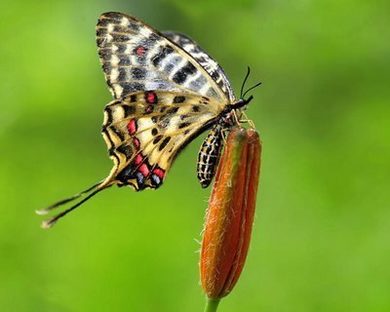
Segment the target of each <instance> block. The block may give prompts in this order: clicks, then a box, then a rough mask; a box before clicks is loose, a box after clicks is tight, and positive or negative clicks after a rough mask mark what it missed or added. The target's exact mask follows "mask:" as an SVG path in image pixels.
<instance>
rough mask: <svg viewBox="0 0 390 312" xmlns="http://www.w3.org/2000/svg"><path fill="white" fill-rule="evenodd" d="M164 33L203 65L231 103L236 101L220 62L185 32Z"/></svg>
mask: <svg viewBox="0 0 390 312" xmlns="http://www.w3.org/2000/svg"><path fill="white" fill-rule="evenodd" d="M162 34H163V35H164V36H165V37H167V38H168V39H169V40H171V41H172V42H174V43H175V44H177V45H178V46H179V47H181V48H182V49H183V50H185V51H186V52H187V53H189V54H191V56H192V57H193V58H194V59H195V60H196V61H197V62H198V64H199V65H200V66H202V67H203V68H204V69H205V70H206V71H207V73H208V74H209V75H210V76H211V78H212V79H213V80H214V81H215V82H216V83H217V84H218V86H219V88H220V89H221V90H222V91H223V93H224V94H225V96H226V97H227V98H228V99H229V100H230V102H231V103H234V102H235V101H236V97H235V95H234V91H233V88H232V87H231V85H230V82H229V79H228V78H227V76H226V74H225V72H224V70H223V69H222V67H221V66H219V64H218V63H217V62H216V61H215V60H214V59H213V58H212V57H211V56H210V55H209V54H208V53H207V52H206V51H204V50H203V49H202V48H201V47H200V46H199V45H198V44H197V43H196V42H195V41H194V40H192V39H191V38H190V37H188V36H186V35H184V34H181V33H177V32H172V31H163V32H162Z"/></svg>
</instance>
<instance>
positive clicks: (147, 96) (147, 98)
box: [145, 91, 157, 104]
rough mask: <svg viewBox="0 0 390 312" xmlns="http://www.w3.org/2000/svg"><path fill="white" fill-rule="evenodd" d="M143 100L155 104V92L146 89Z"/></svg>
mask: <svg viewBox="0 0 390 312" xmlns="http://www.w3.org/2000/svg"><path fill="white" fill-rule="evenodd" d="M145 101H146V103H149V104H156V103H157V94H156V93H155V92H153V91H147V92H145Z"/></svg>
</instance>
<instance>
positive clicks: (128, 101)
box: [96, 13, 235, 190]
mask: <svg viewBox="0 0 390 312" xmlns="http://www.w3.org/2000/svg"><path fill="white" fill-rule="evenodd" d="M96 33H97V45H98V53H99V56H100V61H101V64H102V67H103V71H104V74H105V78H106V81H107V84H108V86H109V88H110V90H111V92H112V94H113V96H114V98H115V99H116V100H114V101H113V102H112V103H109V104H108V105H107V106H106V109H105V122H104V125H103V137H104V139H105V141H106V143H107V146H108V149H109V153H110V157H111V158H112V159H113V161H114V164H115V166H114V169H113V171H112V172H111V175H110V177H109V179H111V180H112V179H113V178H115V179H116V180H117V183H118V184H119V185H123V184H125V185H126V184H128V185H130V186H132V187H134V188H135V189H136V190H142V189H144V188H157V187H159V186H160V185H161V183H162V181H163V179H164V177H165V173H166V172H167V170H168V169H169V167H170V165H171V163H172V161H173V160H174V158H175V156H176V155H177V152H178V151H179V150H180V149H181V148H183V146H184V145H186V144H188V142H189V141H190V140H191V139H192V138H193V137H195V136H196V135H197V134H198V133H199V132H201V131H202V130H204V129H206V128H208V127H209V126H210V125H212V124H213V123H215V121H216V120H217V119H218V118H219V116H220V114H221V113H222V112H223V110H224V109H225V107H226V104H228V103H232V102H233V101H234V100H235V98H234V94H233V91H232V88H231V87H230V84H229V82H228V79H227V77H226V75H225V74H224V72H223V70H222V69H221V67H220V66H219V65H218V64H217V63H216V62H215V61H214V60H213V59H211V58H210V57H209V56H208V55H207V54H206V53H205V52H204V51H203V50H201V49H200V48H199V47H198V45H197V44H196V43H194V42H193V41H192V40H191V39H189V38H188V37H186V36H184V35H181V34H176V33H171V32H169V33H168V32H167V33H164V34H160V33H159V32H158V31H156V30H154V29H152V28H151V27H150V26H147V25H146V24H145V23H143V22H141V21H139V20H137V19H135V18H134V17H131V16H127V15H124V14H121V13H106V14H103V15H102V16H101V17H100V18H99V21H98V24H97V32H96Z"/></svg>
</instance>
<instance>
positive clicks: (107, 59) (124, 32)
mask: <svg viewBox="0 0 390 312" xmlns="http://www.w3.org/2000/svg"><path fill="white" fill-rule="evenodd" d="M96 34H97V45H98V52H99V56H100V61H101V64H102V67H103V70H104V74H105V77H106V81H107V84H108V86H109V88H110V90H111V92H112V94H113V96H114V97H115V98H121V97H123V96H125V95H127V94H129V93H132V92H136V91H145V90H155V91H170V92H190V93H196V94H199V95H203V96H207V97H210V98H214V99H215V100H216V101H218V102H221V103H227V102H228V101H229V99H228V98H227V97H226V95H225V94H224V92H223V91H222V90H221V89H220V87H219V86H218V84H217V83H216V82H215V81H214V80H213V78H212V77H211V76H210V75H209V74H208V72H207V71H206V70H205V69H204V68H203V67H202V66H201V65H200V64H199V63H198V62H197V61H196V60H195V59H194V58H193V57H192V56H191V55H190V54H188V53H187V52H186V51H185V50H183V49H182V48H180V47H179V46H177V45H176V44H174V43H173V42H172V41H170V40H168V39H167V38H165V37H164V36H163V35H161V34H160V33H159V32H158V31H156V30H154V29H153V28H151V27H150V26H148V25H146V24H145V23H143V22H141V21H139V20H137V19H135V18H134V17H131V16H128V15H125V14H121V13H105V14H103V15H102V16H101V17H100V18H99V21H98V24H97V28H96Z"/></svg>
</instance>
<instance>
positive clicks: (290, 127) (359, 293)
mask: <svg viewBox="0 0 390 312" xmlns="http://www.w3.org/2000/svg"><path fill="white" fill-rule="evenodd" d="M105 11H121V12H126V13H129V14H132V15H135V16H138V17H139V18H141V19H143V20H145V21H146V22H148V23H149V24H151V25H153V26H154V27H156V28H157V29H170V30H176V31H180V32H183V33H186V34H188V35H189V36H191V37H193V38H195V40H196V41H197V42H198V43H199V44H200V45H201V46H202V47H204V48H205V50H207V51H208V52H209V53H210V54H211V55H212V56H214V57H215V58H216V59H217V60H218V61H219V63H220V64H221V65H222V66H223V67H224V69H225V70H226V72H227V74H228V76H229V77H230V79H231V81H232V85H233V86H235V89H236V92H238V90H239V87H240V86H241V82H242V79H243V77H244V74H245V71H246V66H247V65H250V66H251V67H252V72H253V75H252V77H251V78H252V83H254V82H256V81H258V80H261V81H262V82H263V86H262V87H261V88H259V89H257V90H256V91H254V92H253V94H254V96H255V100H254V101H253V102H252V103H251V105H250V107H249V109H248V115H249V116H250V118H252V119H253V120H254V122H255V123H256V125H257V127H258V130H259V131H260V133H261V135H262V140H263V144H264V151H263V164H262V165H263V166H262V170H263V171H262V176H261V182H260V183H261V187H260V194H259V199H258V208H257V218H256V221H255V227H254V232H253V239H252V245H251V250H250V253H249V256H248V260H247V264H246V267H245V269H244V272H243V274H242V276H241V279H240V281H239V282H238V284H237V286H236V288H235V290H234V291H233V293H232V294H231V295H230V296H228V297H227V298H226V299H224V300H223V302H222V303H221V306H220V311H221V312H222V311H224V312H228V311H275V312H280V311H300V312H302V311H390V268H389V263H390V209H389V203H390V201H389V192H390V190H389V173H390V161H389V160H390V144H389V138H390V126H389V120H390V119H389V117H390V114H389V113H390V108H389V107H390V106H389V105H390V101H389V99H390V96H389V93H390V92H389V89H390V40H389V37H388V35H389V29H390V13H389V12H390V4H389V2H388V1H366V0H364V1H363V0H360V1H359V0H355V1H336V0H333V1H324V0H320V1H314V0H311V1H310V0H298V1H252V0H245V1H226V0H225V1H222V0H221V1H205V0H202V1H179V0H166V1H119V0H118V1H101V0H100V1H92V0H89V1H82V0H78V1H75V0H68V1H48V0H44V1H39V2H33V1H21V0H17V1H13V2H10V1H5V2H4V1H3V2H2V3H1V4H0V26H1V27H0V35H1V44H0V70H1V80H0V103H1V112H0V142H1V150H2V153H1V155H0V158H1V162H0V166H1V168H0V169H1V171H0V172H1V175H0V176H1V178H0V183H1V192H0V205H1V208H0V309H1V311H7V312H8V311H17V312H19V311H60V312H61V311H202V309H203V304H204V297H203V294H202V291H201V288H200V286H199V277H198V267H197V263H198V250H199V244H198V242H197V241H198V240H199V239H200V232H201V230H202V226H203V218H204V211H205V208H206V207H207V199H208V196H209V190H208V189H207V190H202V189H201V188H200V186H199V185H198V182H197V179H196V175H195V165H196V157H197V152H198V148H199V146H200V144H201V141H202V138H203V137H204V135H202V136H201V137H200V138H198V139H197V140H195V141H194V142H193V143H192V144H190V145H189V146H188V148H186V149H185V151H184V152H183V153H182V154H181V155H180V157H179V158H178V159H177V161H176V163H175V165H174V166H173V168H172V170H171V172H170V174H169V175H168V178H167V180H166V182H165V184H164V186H163V187H162V188H160V189H159V190H158V191H150V190H149V191H144V192H140V193H135V192H133V191H132V190H130V189H126V188H122V189H118V188H112V189H110V190H108V191H105V192H104V193H102V194H99V195H98V196H97V197H96V198H94V199H93V200H91V201H90V202H88V203H87V204H86V205H84V206H83V207H82V208H81V209H79V210H78V211H77V212H75V213H73V214H72V215H70V216H68V217H67V218H65V219H64V220H62V222H60V223H59V224H58V225H57V226H56V227H54V228H53V229H52V230H50V231H44V230H42V229H40V227H39V223H40V221H41V218H40V217H39V216H36V215H35V214H34V210H35V209H37V208H43V207H45V206H46V205H48V204H50V203H52V202H54V201H55V200H57V199H60V198H63V197H66V196H67V195H71V194H74V193H76V192H77V191H79V190H81V189H84V188H85V187H86V186H88V185H90V184H92V183H93V182H95V181H98V180H99V179H101V178H103V177H105V176H106V175H107V174H108V172H109V170H110V169H111V166H112V163H111V161H110V160H109V158H108V157H107V153H106V146H105V144H104V142H103V139H102V138H101V135H100V128H101V123H102V119H103V113H102V111H103V107H104V105H105V104H106V103H107V102H109V101H110V94H109V92H108V90H107V88H106V86H105V81H104V78H103V74H102V71H101V69H100V65H99V62H98V58H97V54H96V47H95V29H94V27H95V23H96V20H97V18H98V16H99V15H100V14H101V13H103V12H105Z"/></svg>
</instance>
